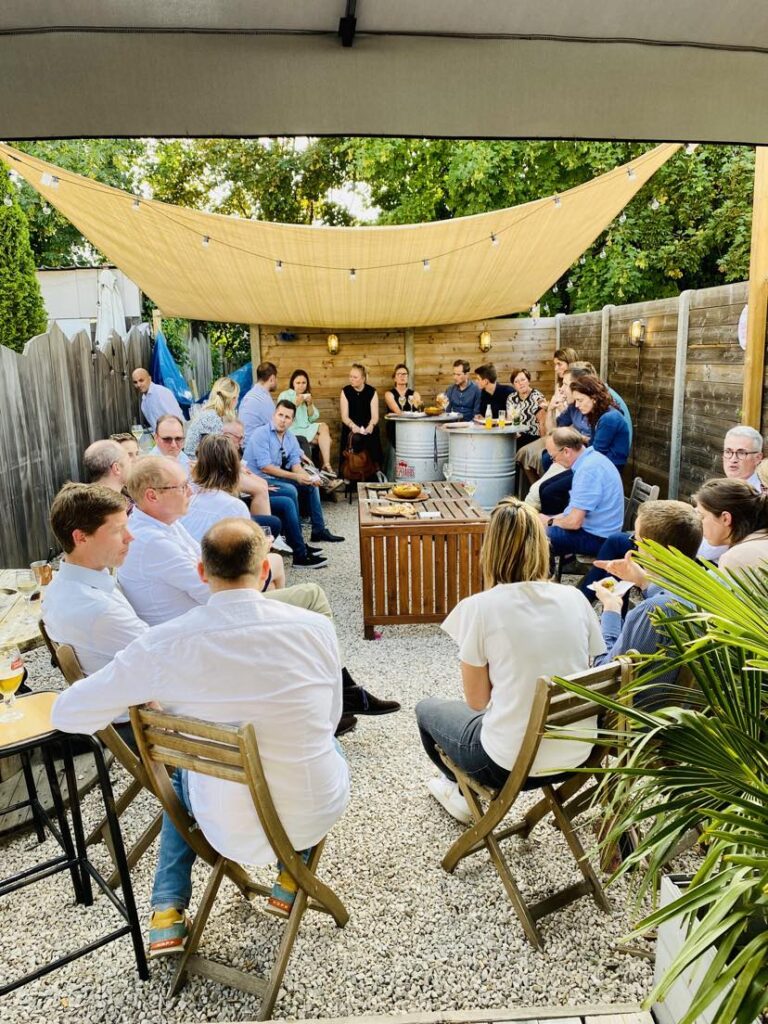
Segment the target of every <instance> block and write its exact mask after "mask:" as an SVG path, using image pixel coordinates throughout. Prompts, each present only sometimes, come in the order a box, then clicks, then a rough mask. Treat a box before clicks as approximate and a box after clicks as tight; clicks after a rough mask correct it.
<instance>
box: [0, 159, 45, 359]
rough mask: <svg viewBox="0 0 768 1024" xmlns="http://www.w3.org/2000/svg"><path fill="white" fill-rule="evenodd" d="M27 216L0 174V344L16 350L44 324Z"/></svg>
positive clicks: (41, 300)
mask: <svg viewBox="0 0 768 1024" xmlns="http://www.w3.org/2000/svg"><path fill="white" fill-rule="evenodd" d="M46 323H47V318H46V315H45V306H44V305H43V299H42V296H41V294H40V286H39V284H38V283H37V278H36V277H35V259H34V256H33V254H32V248H31V246H30V244H29V229H28V226H27V219H26V217H25V216H24V213H23V211H22V209H21V207H20V206H19V203H18V199H17V198H16V188H15V186H14V185H12V184H11V181H10V178H9V177H8V175H7V174H0V345H5V346H7V347H8V348H12V349H15V350H16V351H17V352H20V351H21V350H22V348H23V347H24V344H25V343H26V342H27V341H28V340H29V339H30V338H32V337H34V335H36V334H41V333H42V332H43V331H44V330H45V328H46Z"/></svg>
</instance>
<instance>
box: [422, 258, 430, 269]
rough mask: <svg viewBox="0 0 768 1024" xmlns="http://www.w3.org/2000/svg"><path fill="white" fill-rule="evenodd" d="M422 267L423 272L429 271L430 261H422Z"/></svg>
mask: <svg viewBox="0 0 768 1024" xmlns="http://www.w3.org/2000/svg"><path fill="white" fill-rule="evenodd" d="M421 267H422V270H429V260H422V261H421Z"/></svg>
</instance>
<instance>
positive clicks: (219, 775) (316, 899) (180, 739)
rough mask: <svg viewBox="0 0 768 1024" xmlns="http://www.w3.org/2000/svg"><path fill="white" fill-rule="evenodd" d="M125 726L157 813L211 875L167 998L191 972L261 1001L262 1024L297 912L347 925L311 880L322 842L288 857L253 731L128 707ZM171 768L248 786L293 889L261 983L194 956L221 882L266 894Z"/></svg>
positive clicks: (333, 900) (338, 905) (339, 906)
mask: <svg viewBox="0 0 768 1024" xmlns="http://www.w3.org/2000/svg"><path fill="white" fill-rule="evenodd" d="M131 721H132V722H133V729H134V732H135V734H136V740H137V742H138V747H139V751H140V754H141V759H142V762H143V764H144V767H145V769H146V771H147V774H148V775H149V777H150V780H151V784H152V786H153V788H154V791H155V793H156V794H157V798H158V799H159V800H160V803H161V804H162V805H163V809H164V810H165V812H166V814H168V816H169V817H170V819H171V820H172V822H173V824H174V825H175V826H176V828H177V829H178V831H179V833H180V834H181V835H183V836H184V838H185V839H186V841H187V843H188V844H189V845H190V846H191V847H192V849H193V850H194V851H195V853H196V854H197V855H198V856H199V857H200V858H202V859H203V860H204V861H206V863H208V864H209V865H210V866H211V868H212V871H211V873H210V875H209V877H208V884H207V886H206V889H205V893H204V894H203V898H202V900H201V902H200V905H199V906H198V908H197V914H196V915H195V920H194V924H193V926H192V931H191V932H190V935H189V937H188V939H187V944H186V946H185V948H184V952H183V953H182V954H181V956H180V957H179V958H178V966H177V968H176V972H175V974H174V976H173V979H172V981H171V986H170V990H169V995H171V996H174V995H176V994H177V993H178V992H179V991H180V989H181V988H182V987H183V986H184V983H185V981H186V977H187V974H188V972H190V971H191V972H193V973H197V974H202V975H204V976H205V977H208V978H211V979H213V980H214V981H217V982H219V983H223V984H226V985H232V986H234V987H235V988H239V989H241V990H243V991H244V992H249V993H251V994H253V995H258V996H261V1000H262V1002H261V1008H260V1010H259V1014H258V1018H257V1019H258V1020H268V1019H269V1018H270V1016H271V1014H272V1010H273V1008H274V1005H275V1000H276V999H277V993H278V991H279V989H280V985H281V983H282V980H283V976H284V974H285V970H286V967H287V966H288V959H289V957H290V955H291V950H292V949H293V944H294V942H295V941H296V936H297V934H298V930H299V925H300V924H301V919H302V917H303V916H304V911H305V910H307V909H309V910H318V911H322V912H324V913H327V914H330V915H331V917H332V918H333V919H334V921H335V922H336V924H337V925H338V927H339V928H343V927H344V925H345V924H346V923H347V921H348V920H349V914H348V913H347V910H346V908H345V907H344V904H343V903H342V902H341V900H340V899H339V898H338V897H337V896H336V895H335V893H334V892H332V890H331V889H329V888H328V886H326V885H324V884H323V883H322V882H320V881H319V880H318V878H317V876H316V870H317V865H318V862H319V860H320V855H321V853H322V851H323V846H324V845H325V840H324V839H323V840H321V841H320V842H319V843H318V844H317V846H315V847H314V848H313V850H312V853H311V854H310V857H309V862H308V863H307V864H306V865H305V864H304V861H303V860H302V858H301V857H300V856H299V855H298V854H297V853H296V852H295V851H294V849H293V846H292V845H291V841H290V839H289V838H288V836H287V834H286V832H285V829H284V828H283V826H282V823H281V821H280V818H279V816H278V814H277V810H276V809H275V805H274V803H273V802H272V797H271V795H270V792H269V785H268V783H267V780H266V777H265V775H264V769H263V767H262V763H261V758H260V756H259V750H258V745H257V742H256V732H255V730H254V728H253V725H251V724H248V725H244V726H241V727H240V728H236V727H234V726H228V725H214V724H212V723H210V722H202V721H200V720H199V719H195V718H183V717H181V716H179V715H169V714H165V713H164V712H160V711H150V710H148V709H146V708H131ZM171 767H173V768H184V769H187V770H188V771H193V772H198V773H199V774H201V775H210V776H212V777H213V778H216V779H227V780H228V781H230V782H238V783H240V784H241V785H244V786H247V787H248V789H249V791H250V794H251V797H252V799H253V804H254V807H255V809H256V813H257V815H258V817H259V821H260V822H261V827H262V828H263V829H264V834H265V835H266V837H267V841H268V842H269V844H270V846H271V847H272V849H273V851H274V853H275V855H276V857H278V858H279V859H280V860H281V861H282V863H283V865H284V867H285V869H286V870H287V871H288V873H289V874H290V875H291V877H292V878H293V880H294V881H295V883H296V885H297V887H298V891H297V893H296V899H295V901H294V904H293V908H292V909H291V911H290V914H289V915H288V920H287V921H286V925H285V931H284V932H283V936H282V940H281V942H280V947H279V949H278V952H277V957H276V959H275V962H274V965H273V967H272V970H271V972H270V974H269V977H268V978H257V977H255V976H254V975H252V974H248V973H246V972H244V971H240V970H238V969H236V968H234V967H228V966H225V965H224V964H220V963H217V962H214V961H212V960H205V959H203V958H202V957H201V956H198V955H197V948H198V946H199V945H200V940H201V938H202V935H203V931H204V929H205V926H206V923H207V921H208V916H209V914H210V912H211V909H212V907H213V904H214V901H215V899H216V894H217V892H218V889H219V886H220V885H221V882H222V879H223V878H224V877H225V876H226V877H228V878H229V879H230V880H231V881H233V882H234V883H235V885H237V886H238V888H239V889H240V890H241V891H242V892H243V894H244V895H245V896H246V897H248V898H250V897H252V896H269V894H270V892H271V889H269V888H267V887H266V886H263V885H261V884H259V883H258V882H256V881H254V880H253V879H252V878H251V877H250V875H248V873H247V872H246V871H245V870H244V868H242V867H241V866H240V865H239V864H237V863H236V862H235V861H232V860H230V859H229V858H228V857H224V856H223V855H222V854H220V853H218V852H217V851H216V850H214V849H213V847H212V846H211V845H210V843H209V842H208V841H207V840H206V838H205V836H204V835H203V833H202V831H201V830H200V828H199V827H198V826H197V824H196V822H195V821H194V819H193V818H192V817H191V815H190V814H189V813H188V811H187V809H186V808H185V807H184V806H183V804H182V803H181V801H180V800H179V799H178V797H177V796H176V792H175V790H174V788H173V784H172V782H171V779H170V778H169V777H168V771H167V770H166V769H167V768H171Z"/></svg>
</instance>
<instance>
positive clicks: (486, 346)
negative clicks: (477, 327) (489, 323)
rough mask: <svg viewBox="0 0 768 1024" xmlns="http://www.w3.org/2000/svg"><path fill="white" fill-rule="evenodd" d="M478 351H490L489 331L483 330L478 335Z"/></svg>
mask: <svg viewBox="0 0 768 1024" xmlns="http://www.w3.org/2000/svg"><path fill="white" fill-rule="evenodd" d="M480 351H481V352H490V351H491V332H490V331H483V332H482V333H481V335H480Z"/></svg>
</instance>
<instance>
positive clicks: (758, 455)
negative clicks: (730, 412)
mask: <svg viewBox="0 0 768 1024" xmlns="http://www.w3.org/2000/svg"><path fill="white" fill-rule="evenodd" d="M762 461H763V438H762V435H761V434H760V433H758V431H757V430H755V429H754V427H734V428H733V429H732V430H729V431H728V433H727V434H726V435H725V440H724V441H723V472H724V473H725V475H726V476H727V477H730V478H731V479H732V480H746V481H747V483H748V484H749V486H750V487H753V488H754V489H755V490H756V491H757V492H758V493H759V492H760V491H761V490H762V489H763V487H762V484H761V482H760V477H759V476H758V475H757V467H758V466H759V465H760V463H761V462H762Z"/></svg>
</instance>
